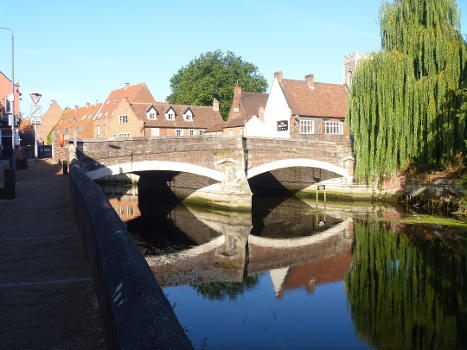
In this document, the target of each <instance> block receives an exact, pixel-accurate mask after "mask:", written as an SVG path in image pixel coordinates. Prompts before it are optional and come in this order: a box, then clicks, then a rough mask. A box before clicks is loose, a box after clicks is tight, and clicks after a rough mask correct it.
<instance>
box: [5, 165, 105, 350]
mask: <svg viewBox="0 0 467 350" xmlns="http://www.w3.org/2000/svg"><path fill="white" fill-rule="evenodd" d="M58 170H59V168H58V166H57V165H55V164H53V163H52V162H51V161H45V160H41V161H30V162H29V169H27V170H18V172H17V182H16V199H13V200H4V199H0V348H1V349H3V348H7V349H13V348H19V349H25V348H32V347H34V348H47V349H76V348H92V349H95V348H103V347H104V340H103V335H102V334H103V330H102V326H101V325H102V320H101V318H100V315H99V312H98V306H97V300H96V295H95V292H94V287H93V282H92V279H91V274H90V271H89V266H88V262H87V260H86V256H85V252H84V249H83V247H82V244H81V240H80V236H79V234H78V231H77V228H76V225H75V222H74V220H73V217H72V214H71V209H70V204H69V194H68V177H67V176H63V175H60V173H59V172H58Z"/></svg>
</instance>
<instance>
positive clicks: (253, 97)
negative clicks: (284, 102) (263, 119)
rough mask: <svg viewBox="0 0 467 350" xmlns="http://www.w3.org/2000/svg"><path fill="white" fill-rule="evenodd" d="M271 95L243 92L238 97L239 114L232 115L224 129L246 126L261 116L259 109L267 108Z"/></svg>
mask: <svg viewBox="0 0 467 350" xmlns="http://www.w3.org/2000/svg"><path fill="white" fill-rule="evenodd" d="M268 97H269V94H264V93H256V92H241V94H239V95H238V112H232V113H230V117H229V119H228V120H227V121H226V122H225V124H224V128H236V127H240V126H244V125H245V124H246V123H247V122H248V121H249V120H250V119H251V118H252V117H253V116H255V115H256V116H258V115H259V108H260V107H266V102H267V101H268Z"/></svg>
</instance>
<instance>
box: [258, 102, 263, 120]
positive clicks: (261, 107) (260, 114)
mask: <svg viewBox="0 0 467 350" xmlns="http://www.w3.org/2000/svg"><path fill="white" fill-rule="evenodd" d="M258 117H259V120H261V121H262V122H264V106H260V107H259V112H258Z"/></svg>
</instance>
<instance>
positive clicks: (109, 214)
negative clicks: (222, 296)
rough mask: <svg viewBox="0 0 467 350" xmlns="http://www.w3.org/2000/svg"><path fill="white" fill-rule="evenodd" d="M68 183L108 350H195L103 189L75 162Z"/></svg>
mask: <svg viewBox="0 0 467 350" xmlns="http://www.w3.org/2000/svg"><path fill="white" fill-rule="evenodd" d="M69 179H70V181H69V188H70V193H71V201H72V208H73V211H74V215H75V217H76V220H77V224H78V227H79V230H80V232H81V234H82V237H83V240H84V243H85V247H86V250H87V253H88V258H89V260H90V265H91V267H92V269H93V270H92V274H93V280H94V283H95V286H96V292H97V295H98V299H99V304H100V306H101V310H102V311H103V314H104V319H105V321H106V326H107V327H106V333H107V338H108V339H109V340H110V342H111V344H110V347H111V348H122V349H123V348H134V349H136V348H138V349H139V348H157V349H160V348H162V349H191V348H192V346H191V344H190V341H189V340H188V338H187V337H186V335H185V333H184V331H183V329H182V327H181V326H180V324H179V322H178V320H177V318H176V316H175V314H174V312H173V310H172V308H171V306H170V304H169V302H168V301H167V299H166V298H165V296H164V294H163V292H162V290H161V288H160V287H159V285H158V283H157V281H156V279H155V277H154V275H153V273H152V271H151V269H150V268H149V266H148V265H147V263H146V261H145V259H144V257H143V256H142V255H141V253H140V251H139V250H138V248H137V247H136V245H135V244H134V242H133V240H132V239H131V237H130V236H129V234H128V232H127V230H126V227H125V224H123V223H122V222H121V221H120V219H119V218H118V216H117V214H116V212H115V211H114V210H113V208H112V207H111V205H110V204H109V202H108V201H107V199H106V198H105V196H104V194H103V193H102V191H101V190H100V188H99V187H98V186H97V185H96V184H95V183H94V182H93V181H92V180H91V179H89V178H88V177H87V176H86V175H85V174H84V172H83V171H82V169H81V167H80V166H79V165H78V164H77V162H76V161H73V163H72V165H71V172H70V178H69Z"/></svg>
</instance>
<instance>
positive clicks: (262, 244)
mask: <svg viewBox="0 0 467 350" xmlns="http://www.w3.org/2000/svg"><path fill="white" fill-rule="evenodd" d="M103 190H104V192H106V193H107V195H108V197H109V200H110V203H111V205H112V206H113V207H114V208H115V211H116V212H117V213H118V214H119V215H120V218H121V219H122V220H123V221H125V222H127V227H128V230H129V231H130V232H131V233H132V234H133V237H134V239H135V241H136V242H137V245H138V246H139V247H140V249H141V250H142V252H143V254H144V255H145V257H146V260H147V261H148V264H149V265H150V266H151V268H152V270H153V271H154V274H155V276H156V278H157V280H158V282H159V284H160V285H161V286H162V287H168V286H174V285H184V284H192V285H198V288H199V290H200V291H201V292H202V291H203V287H199V285H203V284H209V283H211V284H212V283H242V282H243V283H246V284H248V283H251V281H252V278H253V279H254V276H255V275H258V274H261V273H264V272H269V274H270V278H271V281H272V285H273V289H274V291H273V292H274V293H275V295H276V296H277V297H279V298H282V297H283V296H284V293H287V291H289V290H293V289H297V288H304V289H306V290H307V291H310V292H312V291H313V290H314V288H315V286H316V285H319V284H321V283H328V282H333V281H338V280H343V279H344V277H345V274H346V272H347V271H348V269H349V267H350V265H351V262H352V254H351V249H352V242H353V223H352V219H351V217H350V216H349V215H346V214H345V213H342V212H339V211H337V210H332V209H330V208H327V210H326V212H323V211H320V210H316V209H314V208H313V207H310V206H309V205H307V204H306V203H304V202H302V201H300V200H297V199H295V198H294V197H280V198H278V197H275V198H266V199H256V198H255V199H254V201H253V210H252V213H248V214H247V213H243V214H239V213H235V214H232V213H226V212H218V211H213V210H206V209H199V208H195V207H186V206H184V205H182V204H179V203H178V204H177V203H176V202H174V203H172V204H170V203H167V202H158V201H155V200H151V199H148V200H145V199H142V198H138V195H137V189H136V188H134V187H115V186H111V187H109V186H103ZM141 213H142V214H143V215H141ZM206 293H209V292H206Z"/></svg>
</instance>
